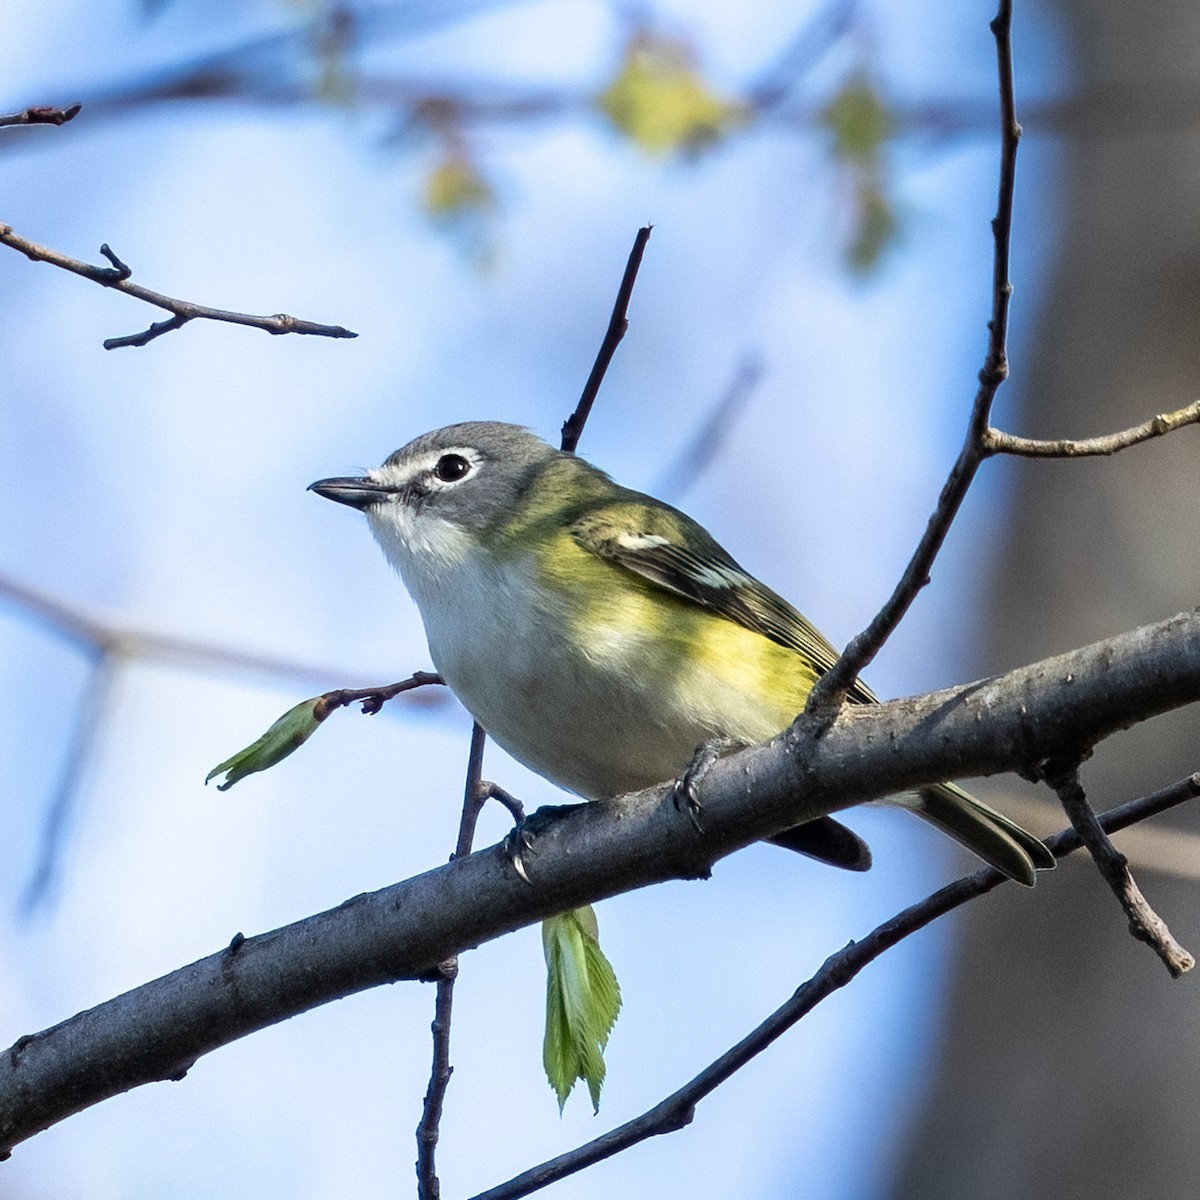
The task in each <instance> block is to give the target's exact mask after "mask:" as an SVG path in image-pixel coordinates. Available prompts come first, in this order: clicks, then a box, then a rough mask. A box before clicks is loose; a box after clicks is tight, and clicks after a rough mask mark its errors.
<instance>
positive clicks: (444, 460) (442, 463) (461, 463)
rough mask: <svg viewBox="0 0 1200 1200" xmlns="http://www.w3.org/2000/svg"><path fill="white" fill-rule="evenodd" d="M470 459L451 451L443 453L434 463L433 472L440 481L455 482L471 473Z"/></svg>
mask: <svg viewBox="0 0 1200 1200" xmlns="http://www.w3.org/2000/svg"><path fill="white" fill-rule="evenodd" d="M472 465H473V464H472V463H471V460H470V459H468V458H464V457H463V456H462V455H461V454H455V453H453V452H451V453H449V454H443V455H442V456H441V458H439V459H438V460H437V463H436V464H435V465H434V468H433V473H434V475H435V477H436V478H438V479H440V480H441V481H442V483H457V482H458V481H459V480H460V479H465V478H466V477H467V476H468V475H469V474H470V473H471V467H472Z"/></svg>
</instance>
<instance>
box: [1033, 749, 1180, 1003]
mask: <svg viewBox="0 0 1200 1200" xmlns="http://www.w3.org/2000/svg"><path fill="white" fill-rule="evenodd" d="M1046 782H1047V783H1048V784H1049V785H1050V786H1051V787H1052V788H1053V789H1054V790H1055V792H1057V793H1058V798H1059V800H1060V801H1062V806H1063V810H1064V812H1066V814H1067V817H1068V819H1069V820H1070V822H1071V825H1072V826H1073V827H1074V829H1075V833H1076V834H1077V836H1078V840H1079V841H1080V842H1082V844H1083V845H1085V846H1086V847H1087V850H1088V853H1089V854H1090V855H1091V856H1092V861H1093V862H1095V864H1096V866H1097V868H1098V869H1099V871H1100V874H1101V876H1102V877H1103V878H1104V882H1105V883H1107V884H1108V886H1109V887H1110V888H1111V889H1112V891H1113V895H1115V896H1116V897H1117V899H1118V900H1119V901H1120V902H1121V907H1122V908H1123V909H1124V910H1125V915H1126V917H1128V918H1129V932H1130V933H1132V934H1133V936H1134V937H1135V938H1137V939H1138V941H1140V942H1145V943H1146V945H1147V946H1149V947H1150V948H1151V949H1152V950H1153V951H1154V952H1155V954H1157V955H1158V957H1159V958H1161V959H1162V961H1163V964H1164V965H1165V966H1166V968H1167V970H1168V971H1170V973H1171V976H1172V978H1174V979H1178V978H1179V977H1180V976H1181V975H1185V974H1186V973H1187V972H1188V971H1190V970H1191V969H1192V968H1193V967H1194V966H1195V965H1196V960H1195V959H1194V958H1193V957H1192V955H1191V954H1189V953H1188V952H1187V951H1186V950H1185V949H1184V948H1183V947H1182V946H1181V945H1180V944H1179V943H1178V942H1177V941H1176V940H1175V939H1174V937H1172V936H1171V931H1170V930H1169V929H1168V928H1167V925H1166V922H1165V921H1164V920H1163V919H1162V918H1161V917H1160V916H1159V915H1158V913H1156V912H1155V911H1154V909H1152V908H1151V907H1150V904H1149V902H1148V901H1147V900H1146V897H1145V896H1143V895H1142V890H1141V888H1139V887H1138V885H1137V883H1136V882H1135V881H1134V878H1133V875H1132V874H1131V873H1130V871H1129V863H1128V861H1127V860H1126V858H1125V855H1123V854H1122V853H1121V852H1120V851H1119V850H1118V849H1117V848H1116V846H1114V845H1113V844H1112V842H1111V841H1109V839H1108V834H1107V833H1106V832H1105V829H1104V826H1103V825H1102V824H1101V822H1100V821H1099V819H1098V818H1097V816H1096V813H1095V810H1094V809H1093V808H1092V806H1091V805H1090V804H1089V803H1088V799H1087V795H1086V794H1085V792H1084V790H1083V785H1082V784H1081V783H1080V781H1079V763H1078V761H1077V760H1072V759H1058V760H1054V761H1051V762H1048V763H1047V764H1046Z"/></svg>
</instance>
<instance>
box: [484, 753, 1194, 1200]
mask: <svg viewBox="0 0 1200 1200" xmlns="http://www.w3.org/2000/svg"><path fill="white" fill-rule="evenodd" d="M1196 796H1200V775H1189V776H1188V777H1187V778H1186V779H1183V780H1180V781H1179V782H1178V783H1175V784H1172V785H1171V786H1170V787H1167V788H1163V789H1162V790H1161V791H1158V792H1154V793H1152V794H1150V795H1148V796H1142V797H1141V798H1140V799H1137V800H1132V801H1130V802H1129V803H1127V804H1123V805H1121V806H1120V807H1119V808H1114V809H1112V810H1111V811H1110V812H1107V813H1105V814H1104V815H1103V816H1101V817H1100V818H1098V825H1097V828H1099V829H1101V831H1102V835H1103V830H1108V831H1113V830H1117V829H1123V828H1125V827H1126V826H1127V825H1131V824H1133V823H1134V822H1136V821H1143V820H1145V819H1146V818H1147V817H1149V816H1151V815H1153V814H1155V813H1161V812H1164V811H1166V810H1167V809H1168V808H1173V807H1174V806H1175V805H1178V804H1182V803H1184V802H1185V801H1187V800H1191V799H1193V798H1194V797H1196ZM1092 815H1093V819H1096V818H1095V814H1094V813H1093V814H1092ZM1081 843H1082V839H1081V837H1080V835H1079V833H1077V832H1076V831H1075V830H1071V829H1068V830H1065V831H1063V832H1062V833H1059V834H1057V835H1056V836H1054V837H1052V838H1049V839H1048V840H1047V842H1046V846H1047V848H1048V849H1049V850H1050V852H1051V853H1052V854H1053V855H1054V857H1055V858H1063V857H1065V856H1066V855H1068V854H1070V853H1072V852H1073V851H1075V850H1077V849H1078V848H1079V846H1080V845H1081ZM1006 882H1008V880H1007V878H1006V877H1005V876H1004V875H1002V874H1001V873H1000V872H999V871H997V870H995V869H993V868H992V867H983V868H982V869H981V870H979V871H976V872H975V873H974V874H973V875H967V876H964V877H963V878H962V879H958V880H955V882H954V883H951V884H948V885H947V886H946V887H944V888H941V889H940V890H939V891H936V892H934V893H933V895H932V896H929V897H927V898H926V899H924V900H921V901H919V902H918V903H916V904H913V905H910V906H909V907H908V908H906V909H904V910H903V912H900V913H897V914H896V916H894V917H892V918H891V919H890V920H888V921H885V922H884V923H883V924H882V925H879V926H877V927H876V928H875V929H873V930H872V931H871V932H870V933H869V934H867V936H866V937H865V938H862V939H861V940H859V941H853V942H851V943H850V944H849V945H848V946H846V947H845V949H843V950H839V951H838V952H837V953H836V954H832V955H830V957H829V958H827V959H826V960H825V962H824V964H823V965H822V966H821V969H820V970H819V971H818V972H817V973H816V974H815V975H814V976H813V977H812V978H811V979H809V980H808V981H807V982H806V983H804V984H801V986H800V987H799V988H797V989H796V991H795V992H794V993H793V994H792V996H791V998H790V999H789V1000H788V1001H787V1002H786V1003H784V1004H783V1005H781V1006H780V1007H779V1008H777V1009H776V1010H775V1011H774V1012H773V1013H772V1014H771V1015H770V1016H769V1017H768V1018H767V1019H766V1020H765V1021H763V1023H762V1024H761V1025H759V1026H758V1027H757V1028H756V1029H755V1030H753V1031H752V1032H751V1033H749V1034H748V1035H747V1036H746V1037H744V1038H743V1039H742V1040H741V1041H740V1042H738V1043H737V1045H735V1046H732V1047H730V1049H729V1050H727V1051H726V1052H725V1053H724V1054H722V1055H721V1057H720V1058H718V1059H716V1060H715V1061H714V1062H712V1063H710V1064H709V1065H708V1066H707V1067H705V1068H704V1070H703V1071H701V1072H700V1073H699V1074H698V1075H697V1076H695V1078H693V1079H692V1080H690V1081H689V1082H688V1083H686V1084H685V1085H684V1086H683V1087H681V1088H680V1089H679V1090H678V1091H676V1092H673V1093H672V1094H671V1095H670V1096H668V1097H667V1098H666V1099H665V1100H662V1101H661V1102H659V1103H658V1104H656V1105H655V1106H654V1107H653V1108H651V1109H649V1110H647V1111H646V1112H644V1113H642V1114H641V1115H640V1116H638V1117H635V1118H634V1119H633V1120H632V1121H627V1122H626V1123H625V1124H624V1125H620V1126H618V1127H617V1128H616V1129H613V1130H611V1131H610V1132H608V1133H606V1134H603V1135H602V1136H601V1137H598V1138H596V1139H594V1140H593V1141H590V1142H587V1143H585V1144H584V1145H582V1146H579V1147H577V1148H576V1149H575V1150H571V1151H569V1152H568V1153H566V1154H562V1155H559V1156H558V1157H557V1158H553V1159H550V1160H549V1161H548V1162H544V1163H541V1164H540V1165H539V1166H536V1167H533V1168H531V1169H530V1170H528V1171H525V1172H523V1173H522V1174H520V1175H517V1176H516V1177H514V1178H513V1179H510V1180H509V1181H508V1182H507V1183H503V1184H501V1185H500V1186H498V1187H494V1188H490V1189H488V1191H486V1192H480V1193H479V1194H478V1195H477V1196H475V1197H474V1198H473V1200H517V1198H518V1197H520V1196H528V1195H529V1194H530V1193H532V1192H535V1191H538V1190H539V1189H541V1188H543V1187H546V1186H548V1185H549V1184H551V1183H556V1182H557V1181H558V1180H560V1179H563V1178H565V1177H566V1176H568V1175H573V1174H575V1173H576V1172H577V1171H581V1170H583V1169H584V1168H585V1167H589V1166H591V1165H592V1164H594V1163H597V1162H600V1161H602V1160H603V1159H606V1158H610V1157H612V1155H614V1154H618V1153H620V1152H621V1151H622V1150H626V1149H628V1148H629V1147H630V1146H633V1145H636V1144H637V1143H638V1142H643V1141H645V1140H646V1139H647V1138H651V1137H654V1136H656V1135H658V1134H661V1133H672V1132H674V1131H675V1130H677V1129H682V1128H683V1127H684V1126H686V1125H688V1124H690V1123H691V1121H692V1118H693V1117H694V1116H695V1110H696V1105H697V1104H699V1102H700V1101H701V1100H703V1099H704V1098H705V1097H706V1096H708V1095H709V1094H711V1093H712V1092H713V1091H715V1090H716V1088H717V1087H719V1086H720V1085H721V1084H722V1083H724V1082H725V1080H727V1079H728V1078H729V1077H730V1076H731V1075H733V1074H734V1073H735V1072H736V1071H738V1070H740V1069H741V1068H742V1067H744V1066H745V1065H746V1064H747V1063H748V1062H750V1061H751V1060H752V1059H753V1058H755V1057H756V1056H757V1055H758V1054H761V1053H762V1051H764V1050H765V1049H766V1048H767V1047H768V1046H770V1045H771V1044H772V1043H773V1042H774V1041H776V1040H777V1039H778V1038H780V1037H781V1036H782V1035H783V1034H784V1033H786V1032H787V1031H788V1030H789V1029H791V1028H792V1026H793V1025H795V1024H796V1023H797V1022H798V1021H799V1020H800V1019H801V1018H802V1017H805V1016H807V1015H808V1013H810V1012H811V1011H812V1010H813V1009H814V1008H815V1007H816V1006H817V1005H818V1004H820V1002H821V1001H822V1000H825V999H827V998H828V997H829V996H830V995H832V994H833V993H834V992H835V991H837V990H838V989H839V988H843V987H845V986H846V984H848V983H849V982H850V981H851V980H852V979H854V977H855V976H856V975H858V973H859V972H860V971H862V969H863V968H864V967H866V966H867V965H868V964H869V963H872V962H874V961H875V960H876V959H877V958H879V957H880V955H882V954H883V953H884V952H885V951H887V950H890V949H891V948H892V947H893V946H895V945H897V944H898V943H899V942H901V941H903V940H904V939H905V938H906V937H909V936H911V935H912V934H914V933H916V932H917V931H918V930H921V929H924V928H925V926H927V925H929V924H931V923H932V922H933V921H935V920H936V919H937V918H938V917H942V916H945V914H946V913H948V912H952V911H953V910H954V909H956V908H959V907H960V906H961V905H963V904H966V903H967V902H968V901H969V900H974V899H975V898H976V897H978V896H982V895H985V894H986V893H987V892H990V891H992V890H993V889H994V888H997V887H999V886H1000V885H1001V884H1002V883H1006Z"/></svg>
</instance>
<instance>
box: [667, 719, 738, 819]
mask: <svg viewBox="0 0 1200 1200" xmlns="http://www.w3.org/2000/svg"><path fill="white" fill-rule="evenodd" d="M743 748H744V743H742V742H737V741H733V740H731V739H729V738H709V739H708V741H706V742H701V744H700V745H699V746H697V747H696V753H695V754H694V755H693V756H692V761H691V762H690V763H688V765H687V766H686V767H685V768H684V769H683V774H682V775H680V776H679V778H678V779H677V780H675V786H674V787H673V788H672V789H671V799H672V800H673V801H674V803H675V808H676V810H677V811H679V812H685V811H686V812H687V815H688V816H689V817H690V818H691V820H692V824H693V825H694V826H695V827H696V832H697V833H703V832H704V824H703V822H702V821H701V813H702V811H703V808H704V806H703V805H702V804H701V803H700V784H701V783H702V782H703V781H704V777H705V775H707V774H708V772H709V770H710V769H711V767H712V765H713V763H715V762H716V761H717V759H718V758H724V757H725V755H726V754H732V753H733V751H735V750H741V749H743Z"/></svg>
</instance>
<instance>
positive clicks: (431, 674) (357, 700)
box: [313, 671, 446, 721]
mask: <svg viewBox="0 0 1200 1200" xmlns="http://www.w3.org/2000/svg"><path fill="white" fill-rule="evenodd" d="M445 683H446V681H445V680H444V679H443V678H442V677H441V676H440V675H439V674H437V673H436V672H435V671H414V672H413V673H412V674H411V675H410V676H409V677H408V678H407V679H401V680H400V681H399V682H398V683H389V684H387V685H386V686H385V687H367V688H338V689H337V690H336V691H333V692H324V693H323V694H322V695H321V696H319V697H318V698H317V703H316V706H315V707H314V709H313V716H314V717H316V719H317V720H318V721H324V720H325V718H326V717H328V716H329V714H330V713H332V712H336V711H337V710H338V709H339V708H345V707H346V706H347V705H350V704H361V705H362V711H363V712H364V713H366V714H367V715H368V716H374V715H375V713H377V712H378V711H379V710H380V709H381V708H382V707H383V706H384V705H385V704H386V703H387V702H388V701H389V700H394V699H395V698H396V697H397V696H399V695H401V694H402V693H404V692H411V691H414V690H415V689H416V688H422V687H430V686H432V685H441V686H443V687H444V686H445Z"/></svg>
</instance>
